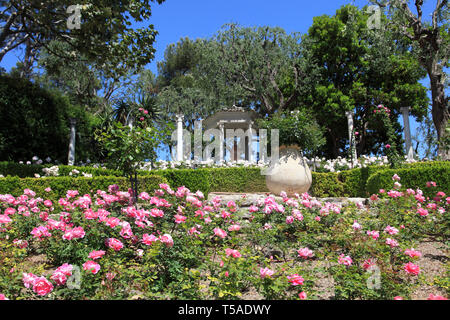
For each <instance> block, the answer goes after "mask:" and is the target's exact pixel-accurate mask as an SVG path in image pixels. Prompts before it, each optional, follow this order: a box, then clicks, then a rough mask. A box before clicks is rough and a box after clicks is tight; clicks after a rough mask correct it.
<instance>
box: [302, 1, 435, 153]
mask: <svg viewBox="0 0 450 320" xmlns="http://www.w3.org/2000/svg"><path fill="white" fill-rule="evenodd" d="M382 18H383V17H382ZM367 19H368V15H367V14H366V13H365V9H363V10H359V9H358V8H357V7H355V6H351V5H347V6H343V7H342V8H340V9H339V10H337V11H336V14H335V15H334V16H328V15H323V16H319V17H315V18H314V19H313V25H312V26H311V27H310V29H309V30H308V35H307V38H306V39H305V40H307V41H305V43H304V45H305V47H306V49H307V50H308V51H309V56H311V57H313V59H311V60H310V62H309V63H314V64H316V65H317V67H318V78H319V80H318V81H317V83H316V84H315V85H314V86H310V87H309V89H310V90H309V91H308V92H307V93H306V94H305V95H301V96H300V99H299V101H298V104H299V105H301V106H302V108H306V109H309V110H312V111H313V112H314V114H315V116H316V119H317V121H318V122H319V124H320V125H321V126H323V127H324V128H326V129H327V131H328V132H327V146H326V148H325V149H324V150H323V155H325V156H328V157H337V156H339V155H342V154H343V153H344V152H345V150H346V149H347V148H348V145H349V144H348V134H347V119H346V116H345V112H346V111H351V110H353V111H354V112H355V116H354V121H355V131H358V133H359V134H358V135H357V149H358V153H359V154H370V153H374V154H380V153H381V150H382V148H381V147H382V146H383V145H385V144H386V141H387V140H388V138H393V139H396V141H397V143H396V145H397V146H398V151H399V152H403V151H402V150H401V126H400V124H399V123H398V121H396V120H395V121H394V123H393V128H394V131H393V132H394V133H395V135H396V137H388V136H387V135H386V132H385V130H384V126H383V123H382V122H380V121H379V119H377V117H374V114H373V111H374V108H376V106H378V105H379V104H383V105H385V106H388V107H389V108H390V109H391V110H392V118H393V119H397V118H398V115H399V113H400V108H401V107H407V106H411V107H412V114H413V115H414V116H416V117H417V118H418V119H419V120H420V119H421V118H422V117H423V116H424V115H425V113H426V109H425V108H424V106H426V105H427V103H428V99H427V97H426V88H425V87H423V86H422V85H421V84H420V83H419V82H418V81H419V80H420V79H421V78H422V77H423V76H424V73H423V70H422V69H421V68H420V66H419V65H418V63H417V62H416V61H415V59H414V57H413V56H412V55H411V54H410V53H408V52H407V51H405V50H404V49H403V47H402V44H401V43H396V42H395V41H394V40H395V39H393V38H392V37H391V35H390V34H389V33H387V32H386V31H385V30H383V31H382V32H379V31H376V30H375V31H374V30H369V28H368V24H367ZM308 76H310V74H308ZM314 77H317V75H314Z"/></svg>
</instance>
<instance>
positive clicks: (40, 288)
mask: <svg viewBox="0 0 450 320" xmlns="http://www.w3.org/2000/svg"><path fill="white" fill-rule="evenodd" d="M33 291H34V292H35V293H36V294H38V295H40V296H45V295H47V294H49V293H50V292H52V291H53V284H52V283H51V282H50V281H48V280H47V279H46V278H45V277H38V278H36V279H35V280H34V282H33Z"/></svg>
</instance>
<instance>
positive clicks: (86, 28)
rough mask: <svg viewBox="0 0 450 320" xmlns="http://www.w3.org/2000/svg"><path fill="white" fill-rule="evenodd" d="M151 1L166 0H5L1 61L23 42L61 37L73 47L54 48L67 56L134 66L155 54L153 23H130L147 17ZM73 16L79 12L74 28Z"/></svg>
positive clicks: (37, 44) (38, 44) (36, 44)
mask: <svg viewBox="0 0 450 320" xmlns="http://www.w3.org/2000/svg"><path fill="white" fill-rule="evenodd" d="M150 2H157V3H159V4H161V3H162V2H164V0H118V1H113V2H111V1H107V0H96V1H92V0H80V1H78V5H77V7H76V8H75V7H74V6H71V5H72V2H71V1H67V0H54V1H34V0H8V1H5V0H2V1H0V7H1V10H2V11H1V12H0V25H1V30H0V61H1V60H2V59H3V57H4V56H5V54H6V53H7V52H9V51H11V50H14V49H15V48H18V47H20V46H22V45H24V44H27V46H28V44H29V46H30V47H33V48H34V49H40V48H42V47H45V48H47V49H50V48H49V46H48V44H49V43H50V42H51V41H53V40H57V41H61V42H65V43H67V44H68V45H69V46H70V48H71V50H69V51H54V52H53V53H54V54H57V55H60V56H61V57H64V58H66V59H69V60H71V59H73V58H76V55H77V54H82V55H84V56H85V57H86V58H87V59H88V60H90V61H96V62H97V63H98V64H99V65H102V64H104V63H115V62H118V61H120V62H121V64H122V66H121V68H122V69H125V68H131V69H135V68H137V67H138V66H142V65H145V64H147V63H148V62H149V61H150V60H151V59H152V58H153V54H154V51H155V49H154V48H153V46H152V44H153V42H154V40H155V36H156V34H157V32H156V31H155V30H154V29H153V25H150V26H149V27H148V28H140V29H133V28H131V27H130V26H131V21H130V18H132V19H133V20H134V21H136V22H141V21H143V20H145V19H148V18H149V17H150V16H151V8H150ZM74 15H75V16H74ZM74 18H75V21H76V20H78V18H79V22H80V23H79V28H78V26H75V28H69V24H70V22H71V21H72V20H74ZM125 57H126V59H124V58H125Z"/></svg>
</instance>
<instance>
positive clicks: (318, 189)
mask: <svg viewBox="0 0 450 320" xmlns="http://www.w3.org/2000/svg"><path fill="white" fill-rule="evenodd" d="M311 174H312V184H311V189H309V193H310V194H311V195H313V196H315V197H319V198H326V197H344V196H345V192H344V190H345V185H344V183H343V182H342V181H340V180H339V179H338V177H339V175H338V174H337V173H335V172H327V173H319V172H312V173H311Z"/></svg>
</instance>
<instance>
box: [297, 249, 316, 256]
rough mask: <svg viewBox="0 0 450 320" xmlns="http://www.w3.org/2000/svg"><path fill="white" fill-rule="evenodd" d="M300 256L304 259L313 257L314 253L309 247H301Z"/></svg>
mask: <svg viewBox="0 0 450 320" xmlns="http://www.w3.org/2000/svg"><path fill="white" fill-rule="evenodd" d="M297 253H298V256H299V257H302V258H303V259H307V258H312V257H313V256H314V253H313V251H312V250H310V249H309V248H307V247H305V248H301V249H299V250H297Z"/></svg>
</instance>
